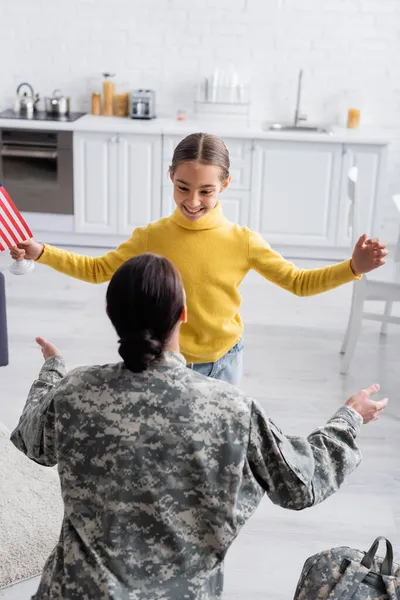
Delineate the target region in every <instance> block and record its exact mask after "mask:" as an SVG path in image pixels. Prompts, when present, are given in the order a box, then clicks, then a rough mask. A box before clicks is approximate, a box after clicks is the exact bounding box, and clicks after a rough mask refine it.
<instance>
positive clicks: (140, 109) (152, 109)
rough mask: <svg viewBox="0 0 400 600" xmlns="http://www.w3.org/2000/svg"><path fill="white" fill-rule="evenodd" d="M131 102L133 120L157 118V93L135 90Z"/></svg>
mask: <svg viewBox="0 0 400 600" xmlns="http://www.w3.org/2000/svg"><path fill="white" fill-rule="evenodd" d="M131 100H132V108H131V118H132V119H155V118H156V93H155V92H154V91H153V90H134V91H133V92H132V98H131Z"/></svg>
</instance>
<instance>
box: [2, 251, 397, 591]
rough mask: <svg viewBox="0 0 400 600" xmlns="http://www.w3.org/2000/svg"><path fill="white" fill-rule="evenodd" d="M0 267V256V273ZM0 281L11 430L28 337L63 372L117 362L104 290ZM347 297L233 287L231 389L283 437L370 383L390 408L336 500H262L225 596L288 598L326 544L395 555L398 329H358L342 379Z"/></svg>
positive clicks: (233, 562) (368, 431) (43, 274)
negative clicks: (238, 315)
mask: <svg viewBox="0 0 400 600" xmlns="http://www.w3.org/2000/svg"><path fill="white" fill-rule="evenodd" d="M95 253H96V251H94V252H93V254H95ZM8 262H9V260H8V258H7V257H5V256H0V268H6V266H7V264H8ZM303 264H305V263H303ZM306 266H310V265H309V264H306ZM6 278H7V282H6V285H7V299H8V319H9V336H10V366H9V367H7V368H6V369H1V370H0V421H2V422H3V423H4V424H5V425H6V426H7V427H9V428H11V427H13V425H14V424H15V422H16V421H17V419H18V417H19V414H20V412H21V409H22V406H23V404H24V400H25V397H26V394H27V391H28V388H29V385H30V383H31V381H32V379H33V378H34V376H35V374H36V372H37V371H38V369H39V367H40V364H41V356H40V352H39V351H38V350H37V349H36V348H35V344H34V341H33V339H34V337H35V336H36V335H42V336H44V337H47V338H49V339H50V340H51V341H52V342H54V343H55V344H56V345H58V346H59V347H60V349H62V350H63V352H64V354H65V357H66V358H67V360H68V362H69V364H70V366H71V367H73V366H76V365H78V364H84V363H95V362H100V361H109V360H113V359H114V358H116V357H117V354H116V344H115V336H114V333H113V331H112V329H111V326H110V325H109V324H108V323H107V319H106V317H105V314H104V293H105V286H99V287H96V286H91V285H88V284H84V283H81V282H79V281H75V280H71V279H68V278H66V277H64V276H62V275H60V274H58V273H55V272H53V271H51V270H50V269H47V268H45V267H41V266H37V268H36V269H35V271H34V272H33V273H31V274H29V275H27V276H24V277H13V276H12V275H7V277H6ZM350 294H351V286H349V285H348V286H345V287H343V288H341V289H338V290H335V291H333V292H329V293H327V294H325V295H323V296H319V297H315V298H309V299H302V298H295V297H293V296H291V295H290V294H288V293H287V292H284V291H282V290H279V289H278V288H276V287H273V286H272V285H270V284H269V283H267V282H265V281H263V280H261V279H260V278H259V277H258V276H256V275H255V274H251V276H249V278H248V279H247V280H246V282H245V283H244V285H243V296H244V305H243V317H244V321H245V327H246V335H245V344H246V349H245V367H246V373H245V378H244V381H243V386H242V387H243V388H244V389H245V390H246V391H247V392H248V393H249V394H251V395H253V396H254V397H256V398H257V399H258V400H259V401H260V402H261V403H262V405H263V406H264V408H265V410H266V411H267V413H268V414H269V415H271V417H273V418H274V420H275V421H276V422H277V423H278V424H279V425H280V426H281V428H282V429H283V430H284V431H285V432H286V433H290V434H299V435H304V434H307V433H308V432H310V431H311V429H312V428H314V427H316V426H317V425H319V424H320V423H322V422H323V421H324V420H326V419H327V418H329V417H330V416H331V415H332V414H333V412H334V411H335V410H336V408H337V406H338V405H339V404H340V403H341V402H343V401H345V400H346V399H347V398H348V396H349V395H351V393H353V392H355V391H357V390H358V389H360V388H361V387H364V386H366V385H367V384H369V383H372V382H374V381H378V382H379V383H380V384H381V386H382V395H388V396H389V398H390V405H389V407H388V408H387V411H386V414H385V415H384V416H383V418H382V419H381V420H380V421H379V422H377V423H373V424H371V425H369V426H367V427H365V428H364V429H363V431H362V434H361V437H360V444H361V448H362V450H363V454H364V461H363V463H362V465H361V466H360V468H359V469H358V470H357V472H356V473H355V474H354V475H353V476H352V477H351V478H350V479H349V481H348V482H347V484H346V485H345V486H344V487H343V489H342V490H341V491H340V492H339V493H338V494H337V495H336V496H335V497H333V498H331V499H330V500H328V501H327V502H325V503H324V504H322V505H320V506H317V507H314V508H312V509H309V510H307V511H304V512H300V513H291V512H288V511H284V510H282V509H280V508H277V507H275V506H273V505H272V504H271V503H270V502H269V501H268V500H265V501H264V502H263V503H262V505H261V507H260V508H259V510H258V511H257V512H256V514H255V516H254V517H253V518H252V519H251V520H250V522H249V523H248V525H247V527H246V528H245V530H244V531H243V532H242V533H241V535H240V536H239V538H238V540H237V542H236V543H235V544H234V545H233V547H232V549H231V551H230V553H229V555H228V558H227V561H226V585H225V589H226V592H225V597H226V599H227V600H261V599H266V598H271V599H274V600H290V599H291V598H292V597H293V591H294V588H295V584H296V581H297V578H298V575H299V572H300V569H301V566H302V564H303V562H304V560H305V559H306V558H307V557H308V556H309V555H310V554H313V553H315V552H317V551H319V550H321V549H324V548H328V547H331V546H336V545H350V546H355V547H359V548H362V549H365V548H366V547H367V546H369V544H370V543H371V542H372V540H373V539H374V538H375V537H376V536H377V535H387V536H389V537H390V538H391V539H392V541H393V543H394V544H395V546H396V548H397V551H398V552H400V538H399V531H400V529H399V526H400V510H399V506H400V436H399V429H400V402H399V397H398V396H399V387H400V386H399V383H400V366H399V363H400V361H399V354H400V352H399V351H400V328H399V327H397V328H396V326H393V327H392V328H390V329H389V335H388V337H387V338H386V339H383V338H380V337H379V334H378V332H379V325H378V324H377V323H372V322H367V323H365V325H364V328H363V332H362V337H361V340H360V343H359V346H358V348H357V351H356V357H355V360H354V363H353V367H352V369H351V372H350V374H349V376H348V377H347V378H343V377H341V376H340V375H339V354H338V350H339V348H340V343H341V339H342V336H343V332H344V329H345V326H346V321H347V316H348V310H349V302H350ZM0 537H1V532H0ZM36 585H37V582H36V581H34V580H31V581H29V582H25V583H23V584H19V585H17V586H14V587H13V588H10V589H8V590H4V591H3V592H0V597H1V598H4V599H7V600H22V599H25V600H26V599H27V598H29V596H30V594H31V593H32V591H33V590H34V589H35V587H36Z"/></svg>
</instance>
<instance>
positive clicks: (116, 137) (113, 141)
mask: <svg viewBox="0 0 400 600" xmlns="http://www.w3.org/2000/svg"><path fill="white" fill-rule="evenodd" d="M109 141H110V142H111V143H112V144H115V143H116V142H118V136H117V135H113V136H112V137H110V140H109Z"/></svg>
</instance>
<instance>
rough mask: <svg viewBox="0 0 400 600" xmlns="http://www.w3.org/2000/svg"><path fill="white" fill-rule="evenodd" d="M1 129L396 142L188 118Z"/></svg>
mask: <svg viewBox="0 0 400 600" xmlns="http://www.w3.org/2000/svg"><path fill="white" fill-rule="evenodd" d="M0 129H41V130H46V131H82V132H93V133H95V132H98V133H102V132H103V133H121V134H123V133H133V134H135V133H136V134H155V135H160V134H163V135H174V136H177V137H180V136H185V135H188V134H189V133H193V132H194V131H207V133H213V134H215V135H219V136H221V137H225V138H229V137H231V138H243V139H259V140H266V141H268V140H271V141H279V140H281V141H286V142H287V141H297V142H320V143H336V144H337V143H346V144H374V145H386V144H389V143H390V142H391V140H392V136H391V135H390V133H389V132H388V131H385V130H376V129H364V130H363V129H360V130H351V129H345V128H334V130H333V133H331V134H325V133H308V132H297V131H287V132H279V131H264V130H263V129H262V125H261V123H260V122H258V123H252V124H250V125H249V126H247V125H245V124H243V123H240V122H237V121H233V120H223V119H222V120H215V118H214V119H212V120H211V119H210V120H198V119H190V118H188V119H187V120H186V121H178V120H177V119H168V118H157V119H153V120H151V121H139V120H134V119H129V118H120V117H97V116H94V115H90V114H88V115H84V116H83V117H81V118H79V119H78V120H76V121H74V122H72V123H62V122H58V121H27V120H26V119H21V120H18V119H15V120H13V119H0Z"/></svg>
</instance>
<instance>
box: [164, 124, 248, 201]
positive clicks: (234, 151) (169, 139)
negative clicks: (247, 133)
mask: <svg viewBox="0 0 400 600" xmlns="http://www.w3.org/2000/svg"><path fill="white" fill-rule="evenodd" d="M182 139H183V138H181V137H179V136H169V135H168V136H164V142H163V167H162V169H163V185H168V183H169V167H170V165H171V162H172V156H173V153H174V149H175V148H176V146H177V145H178V144H179V142H180V141H181V140H182ZM224 142H225V144H226V147H227V148H228V151H229V155H230V161H231V176H232V182H231V184H230V186H229V189H231V190H249V189H250V181H251V152H252V142H251V140H242V139H233V138H224Z"/></svg>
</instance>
